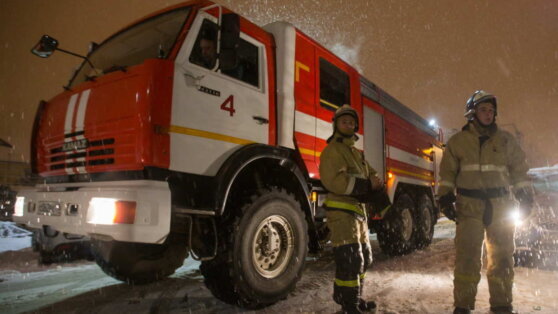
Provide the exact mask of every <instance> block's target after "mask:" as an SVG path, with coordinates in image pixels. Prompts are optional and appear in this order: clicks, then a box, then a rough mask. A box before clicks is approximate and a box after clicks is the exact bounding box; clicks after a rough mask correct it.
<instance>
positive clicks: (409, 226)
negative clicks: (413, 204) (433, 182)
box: [401, 208, 413, 241]
mask: <svg viewBox="0 0 558 314" xmlns="http://www.w3.org/2000/svg"><path fill="white" fill-rule="evenodd" d="M401 221H402V224H403V226H402V227H403V228H402V229H403V230H402V233H403V238H404V239H405V240H406V241H408V240H410V239H411V235H412V234H413V215H412V214H411V210H410V209H408V208H405V209H403V211H402V212H401Z"/></svg>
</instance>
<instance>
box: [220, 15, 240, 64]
mask: <svg viewBox="0 0 558 314" xmlns="http://www.w3.org/2000/svg"><path fill="white" fill-rule="evenodd" d="M239 42H240V17H239V16H238V14H234V13H227V14H223V15H222V16H221V39H220V43H219V44H220V51H219V68H220V69H221V70H231V69H234V68H235V67H236V65H237V55H236V51H237V48H238V45H239Z"/></svg>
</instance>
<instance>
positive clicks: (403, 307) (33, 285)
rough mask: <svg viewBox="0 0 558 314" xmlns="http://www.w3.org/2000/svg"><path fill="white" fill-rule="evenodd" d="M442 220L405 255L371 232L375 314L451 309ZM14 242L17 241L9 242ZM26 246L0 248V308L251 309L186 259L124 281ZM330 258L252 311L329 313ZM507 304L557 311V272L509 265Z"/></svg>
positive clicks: (450, 229) (447, 237) (483, 304)
mask: <svg viewBox="0 0 558 314" xmlns="http://www.w3.org/2000/svg"><path fill="white" fill-rule="evenodd" d="M454 230H455V225H454V224H453V223H452V222H450V221H447V220H444V221H440V222H439V223H438V225H437V226H436V232H435V240H434V242H433V244H432V245H431V246H430V247H428V248H426V249H425V250H422V251H417V252H415V253H412V254H409V255H407V256H402V257H396V258H388V257H386V256H385V255H383V254H382V253H381V252H380V250H379V248H378V245H377V242H376V241H375V239H374V238H373V237H372V239H373V241H372V243H373V250H374V254H375V257H374V264H373V266H372V267H371V268H370V269H369V270H368V276H367V282H366V287H365V297H366V298H368V299H374V300H376V301H377V303H378V304H379V311H378V313H390V314H396V313H450V312H451V310H452V289H453V288H452V287H453V286H452V265H453V262H454V250H453V235H454ZM16 242H17V241H16ZM36 258H37V254H36V253H34V252H32V251H31V249H30V248H25V249H23V250H17V251H13V250H12V251H6V252H3V253H0V312H1V313H19V312H25V311H39V312H47V313H83V312H86V313H92V312H94V313H98V312H100V313H102V312H110V313H114V312H119V313H151V312H162V313H167V312H172V313H231V312H232V313H253V311H247V310H243V309H240V308H237V307H234V306H230V305H228V304H225V303H223V302H220V301H219V300H217V299H215V298H214V297H213V296H212V295H211V293H210V292H209V291H208V290H207V289H206V288H205V286H204V284H203V278H202V276H201V275H200V273H199V271H198V270H197V268H198V266H199V264H198V263H197V262H195V261H193V260H191V259H187V260H186V261H185V263H184V266H183V267H182V268H180V269H179V270H178V271H177V272H176V273H175V274H174V275H173V276H171V277H170V278H168V279H166V280H163V281H160V282H157V283H153V284H149V285H144V286H130V285H127V284H124V283H121V282H119V281H116V280H114V279H112V278H110V277H108V276H106V275H105V274H104V273H103V272H102V271H101V270H100V269H99V268H98V267H97V266H96V265H95V264H94V263H92V262H85V261H84V262H74V263H69V264H53V265H51V266H48V267H47V266H39V265H37V262H36ZM334 265H335V264H334V262H333V259H332V256H331V253H330V252H328V251H326V252H324V254H323V255H322V256H321V257H319V258H318V257H312V258H308V261H307V264H306V269H305V271H304V275H303V277H302V279H301V281H300V282H299V283H298V285H297V288H296V289H295V290H294V291H293V293H291V295H290V296H289V297H288V298H287V299H286V300H283V301H281V302H278V303H277V304H274V305H273V306H270V307H268V308H265V309H263V310H260V311H257V312H258V313H334V312H336V311H338V310H339V306H337V305H336V304H335V303H334V302H333V301H332V299H331V295H332V291H333V286H332V278H333V273H334ZM514 296H515V300H514V303H515V306H516V308H518V309H519V310H520V312H521V313H558V271H557V269H550V270H548V269H547V270H539V269H529V268H522V267H518V268H516V283H515V290H514ZM488 308H489V304H488V288H487V283H486V279H485V277H484V276H483V280H482V281H481V283H480V285H479V295H478V301H477V309H478V310H477V311H475V312H476V313H488V312H489V311H488Z"/></svg>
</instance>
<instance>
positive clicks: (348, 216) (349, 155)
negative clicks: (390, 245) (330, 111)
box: [320, 105, 383, 313]
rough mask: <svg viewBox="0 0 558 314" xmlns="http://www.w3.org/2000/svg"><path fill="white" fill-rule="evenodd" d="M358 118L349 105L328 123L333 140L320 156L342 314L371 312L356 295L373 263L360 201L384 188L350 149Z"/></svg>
mask: <svg viewBox="0 0 558 314" xmlns="http://www.w3.org/2000/svg"><path fill="white" fill-rule="evenodd" d="M357 131H358V115H357V112H356V111H355V110H354V109H353V108H352V107H350V106H349V105H343V106H342V107H340V108H339V109H338V110H337V111H336V113H335V116H334V119H333V135H332V136H331V137H330V138H329V139H328V145H327V147H326V148H325V149H324V151H323V152H322V154H321V157H320V176H321V180H322V183H323V185H324V186H325V188H326V189H327V190H328V192H329V193H328V195H327V199H326V200H325V202H324V207H325V208H326V209H327V226H328V228H329V230H330V232H331V234H330V240H331V242H332V245H333V252H334V257H335V264H336V270H335V282H334V286H333V299H334V300H335V302H336V303H338V304H340V305H341V306H342V308H343V311H344V312H345V313H361V312H372V311H375V309H376V304H375V303H374V302H373V301H369V302H366V301H364V300H363V299H362V298H361V296H362V292H363V287H364V286H363V281H364V277H365V275H366V268H367V267H368V265H370V264H371V263H372V250H371V248H370V240H369V238H368V234H369V231H368V225H367V222H366V220H367V217H366V212H365V210H364V206H363V204H361V202H360V201H362V199H364V198H366V196H367V195H371V193H372V191H373V190H375V189H380V188H381V187H383V185H382V183H381V181H380V180H379V179H378V177H377V176H376V171H375V170H374V169H372V168H371V167H370V166H369V165H368V163H367V162H366V161H365V160H364V155H363V154H362V152H361V151H359V150H357V149H356V148H355V147H354V146H353V145H354V142H355V141H356V140H358V137H357V136H356V134H355V133H356V132H357Z"/></svg>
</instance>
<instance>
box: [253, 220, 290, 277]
mask: <svg viewBox="0 0 558 314" xmlns="http://www.w3.org/2000/svg"><path fill="white" fill-rule="evenodd" d="M252 247H253V250H252V253H253V254H252V262H253V264H254V266H255V268H256V270H257V271H258V273H259V274H260V275H262V276H264V277H266V278H274V277H276V276H278V275H279V274H281V273H282V272H283V271H284V270H285V269H286V267H287V265H288V262H289V260H290V257H291V256H292V254H293V250H294V247H293V229H292V227H291V225H290V224H289V222H288V221H287V220H286V219H285V218H284V217H283V216H279V215H273V216H269V217H267V218H266V219H264V220H263V221H262V222H261V223H260V224H259V225H258V227H257V229H256V234H255V237H254V241H253V246H252Z"/></svg>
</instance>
